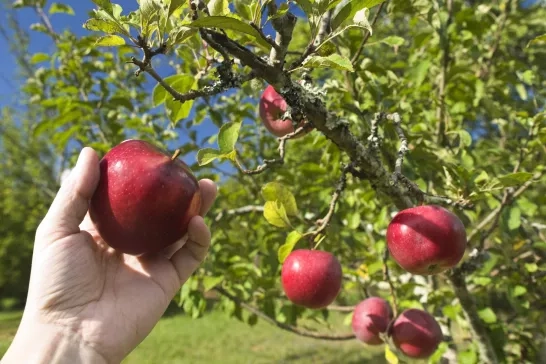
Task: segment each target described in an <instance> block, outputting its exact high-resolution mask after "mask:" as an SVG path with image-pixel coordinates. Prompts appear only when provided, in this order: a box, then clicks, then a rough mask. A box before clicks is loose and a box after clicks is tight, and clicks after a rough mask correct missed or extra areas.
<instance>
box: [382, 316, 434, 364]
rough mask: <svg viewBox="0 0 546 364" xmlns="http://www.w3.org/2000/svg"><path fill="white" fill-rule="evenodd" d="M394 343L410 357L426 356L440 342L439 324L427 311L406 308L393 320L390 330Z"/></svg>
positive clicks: (430, 353) (432, 352)
mask: <svg viewBox="0 0 546 364" xmlns="http://www.w3.org/2000/svg"><path fill="white" fill-rule="evenodd" d="M390 335H391V338H392V341H393V343H394V345H395V346H396V347H397V348H398V349H400V351H401V352H402V353H404V354H405V355H407V356H409V357H410V358H419V359H424V358H428V357H429V356H431V355H432V354H434V352H435V351H436V349H437V348H438V345H440V343H441V342H442V339H443V335H442V329H441V328H440V325H439V324H438V322H437V321H436V319H435V318H434V317H432V315H431V314H429V313H428V312H425V311H423V310H418V309H415V308H411V309H408V310H406V311H404V312H402V313H401V314H400V316H398V318H397V319H396V320H395V321H394V323H393V325H392V328H391V330H390Z"/></svg>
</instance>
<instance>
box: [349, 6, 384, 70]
mask: <svg viewBox="0 0 546 364" xmlns="http://www.w3.org/2000/svg"><path fill="white" fill-rule="evenodd" d="M387 2H388V0H387V1H384V2H382V3H381V5H379V7H378V8H377V11H376V12H375V15H374V17H373V19H372V23H371V24H370V25H371V27H372V28H373V27H374V25H375V23H376V22H377V19H379V15H380V14H381V10H383V7H384V6H385V4H386V3H387ZM364 32H366V34H365V35H364V38H362V42H360V45H359V46H358V49H357V51H356V53H355V55H354V56H353V58H351V64H352V65H353V66H354V65H355V64H356V63H357V62H358V59H359V58H360V55H361V54H362V51H363V50H364V46H365V45H366V43H367V42H368V39H370V36H371V35H372V33H370V31H369V30H364Z"/></svg>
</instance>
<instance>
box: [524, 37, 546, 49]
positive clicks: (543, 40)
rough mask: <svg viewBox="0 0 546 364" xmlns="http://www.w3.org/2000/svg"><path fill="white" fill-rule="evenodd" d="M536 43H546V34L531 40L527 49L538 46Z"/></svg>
mask: <svg viewBox="0 0 546 364" xmlns="http://www.w3.org/2000/svg"><path fill="white" fill-rule="evenodd" d="M536 43H546V34H542V35H539V36H538V37H535V38H533V39H531V40H530V41H529V43H527V48H528V47H529V46H530V45H532V44H536Z"/></svg>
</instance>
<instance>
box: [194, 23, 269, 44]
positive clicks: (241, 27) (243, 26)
mask: <svg viewBox="0 0 546 364" xmlns="http://www.w3.org/2000/svg"><path fill="white" fill-rule="evenodd" d="M189 26H191V27H196V28H220V29H224V30H233V31H236V32H241V33H245V34H247V35H250V36H251V37H254V38H255V39H256V41H257V42H258V44H259V45H261V46H262V47H265V48H266V49H270V48H271V45H270V44H269V43H268V42H267V41H266V40H265V39H264V38H262V36H261V34H260V33H259V32H258V31H257V30H256V29H254V27H253V26H251V25H250V24H248V23H245V22H244V21H242V20H239V19H236V18H233V17H229V16H207V17H202V18H199V19H197V20H194V21H193V22H192V23H191V24H189Z"/></svg>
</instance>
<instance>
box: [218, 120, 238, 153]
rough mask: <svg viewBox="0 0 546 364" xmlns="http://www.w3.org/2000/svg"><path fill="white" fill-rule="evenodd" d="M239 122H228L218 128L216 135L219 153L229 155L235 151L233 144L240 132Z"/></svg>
mask: <svg viewBox="0 0 546 364" xmlns="http://www.w3.org/2000/svg"><path fill="white" fill-rule="evenodd" d="M241 124H242V123H241V122H229V123H226V124H224V125H222V127H221V128H220V132H219V133H218V147H220V152H222V153H230V152H232V151H233V150H234V149H235V144H236V143H237V139H238V138H239V131H240V130H241Z"/></svg>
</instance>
